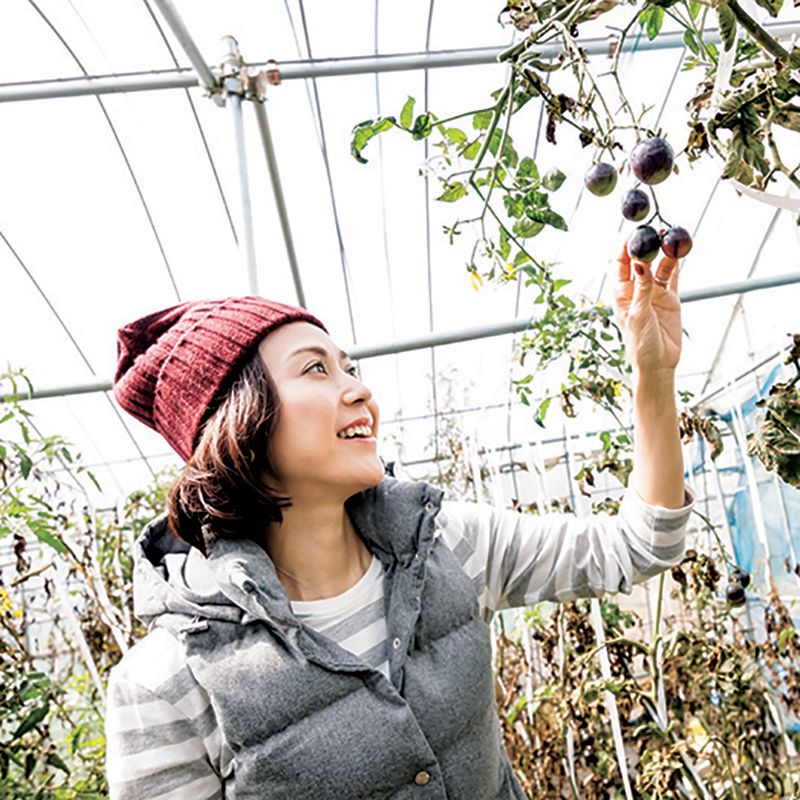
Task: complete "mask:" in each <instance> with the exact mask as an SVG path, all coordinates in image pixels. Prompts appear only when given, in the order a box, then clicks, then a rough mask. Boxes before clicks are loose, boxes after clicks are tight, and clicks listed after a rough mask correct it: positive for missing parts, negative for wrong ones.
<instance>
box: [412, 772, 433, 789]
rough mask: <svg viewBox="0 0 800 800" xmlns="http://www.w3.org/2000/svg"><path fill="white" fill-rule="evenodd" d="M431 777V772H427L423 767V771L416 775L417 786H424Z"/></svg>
mask: <svg viewBox="0 0 800 800" xmlns="http://www.w3.org/2000/svg"><path fill="white" fill-rule="evenodd" d="M430 779H431V776H430V774H429V773H427V772H425V770H424V769H423V770H422V772H418V773H417V774H416V775H415V776H414V783H416V784H417V786H424V785H425V784H426V783H427V782H428V781H429V780H430Z"/></svg>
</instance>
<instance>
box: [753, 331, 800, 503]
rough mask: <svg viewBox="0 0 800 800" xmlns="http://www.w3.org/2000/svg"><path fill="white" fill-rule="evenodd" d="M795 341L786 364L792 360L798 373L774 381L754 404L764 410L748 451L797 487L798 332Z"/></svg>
mask: <svg viewBox="0 0 800 800" xmlns="http://www.w3.org/2000/svg"><path fill="white" fill-rule="evenodd" d="M792 338H793V341H794V345H793V346H792V349H791V351H790V352H789V356H788V358H787V359H786V361H784V363H785V364H794V365H795V368H796V369H797V375H795V376H794V378H792V379H791V380H790V381H787V382H786V383H776V384H775V385H774V386H773V387H772V388H771V389H770V391H769V396H768V397H766V398H764V399H762V400H759V401H758V402H757V403H756V405H757V406H759V407H760V408H763V409H764V413H763V414H762V415H761V416H759V417H758V419H757V420H756V429H755V431H754V432H753V433H749V434H747V442H748V446H747V452H748V454H749V455H751V456H758V458H759V459H760V460H761V462H762V463H763V464H764V466H765V467H766V468H767V469H768V470H771V471H773V472H777V473H778V475H779V476H780V477H781V478H782V479H783V480H784V481H786V483H788V484H790V485H792V486H795V487H797V488H800V389H798V387H797V385H796V384H797V382H798V380H800V363H799V362H800V334H798V333H795V334H793V336H792Z"/></svg>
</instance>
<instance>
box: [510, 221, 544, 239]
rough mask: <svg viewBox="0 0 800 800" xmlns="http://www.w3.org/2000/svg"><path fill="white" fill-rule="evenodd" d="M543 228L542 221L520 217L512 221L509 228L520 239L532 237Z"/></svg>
mask: <svg viewBox="0 0 800 800" xmlns="http://www.w3.org/2000/svg"><path fill="white" fill-rule="evenodd" d="M543 228H544V223H543V222H537V221H535V220H532V219H521V220H518V221H517V222H515V223H514V227H513V228H512V229H511V230H512V231H513V232H514V234H515V235H516V236H519V237H520V239H532V238H533V237H534V236H536V235H537V234H539V233H541V232H542V229H543Z"/></svg>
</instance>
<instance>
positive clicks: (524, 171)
mask: <svg viewBox="0 0 800 800" xmlns="http://www.w3.org/2000/svg"><path fill="white" fill-rule="evenodd" d="M520 178H530V180H532V181H538V180H539V168H538V167H537V166H536V162H535V161H534V160H533V159H532V158H529V157H528V156H525V158H523V159H522V161H520V162H519V167H517V180H519V179H520Z"/></svg>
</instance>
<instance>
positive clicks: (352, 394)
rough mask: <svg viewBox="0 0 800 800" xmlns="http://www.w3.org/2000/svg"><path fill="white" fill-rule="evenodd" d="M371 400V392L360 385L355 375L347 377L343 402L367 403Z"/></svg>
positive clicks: (362, 384) (363, 385)
mask: <svg viewBox="0 0 800 800" xmlns="http://www.w3.org/2000/svg"><path fill="white" fill-rule="evenodd" d="M371 399H372V392H371V391H370V390H369V387H368V386H367V385H366V384H365V383H362V382H361V380H360V379H359V378H357V377H355V375H348V376H347V385H346V386H345V391H344V401H345V402H346V403H348V404H350V403H358V402H362V403H367V402H369V401H370V400H371Z"/></svg>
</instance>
